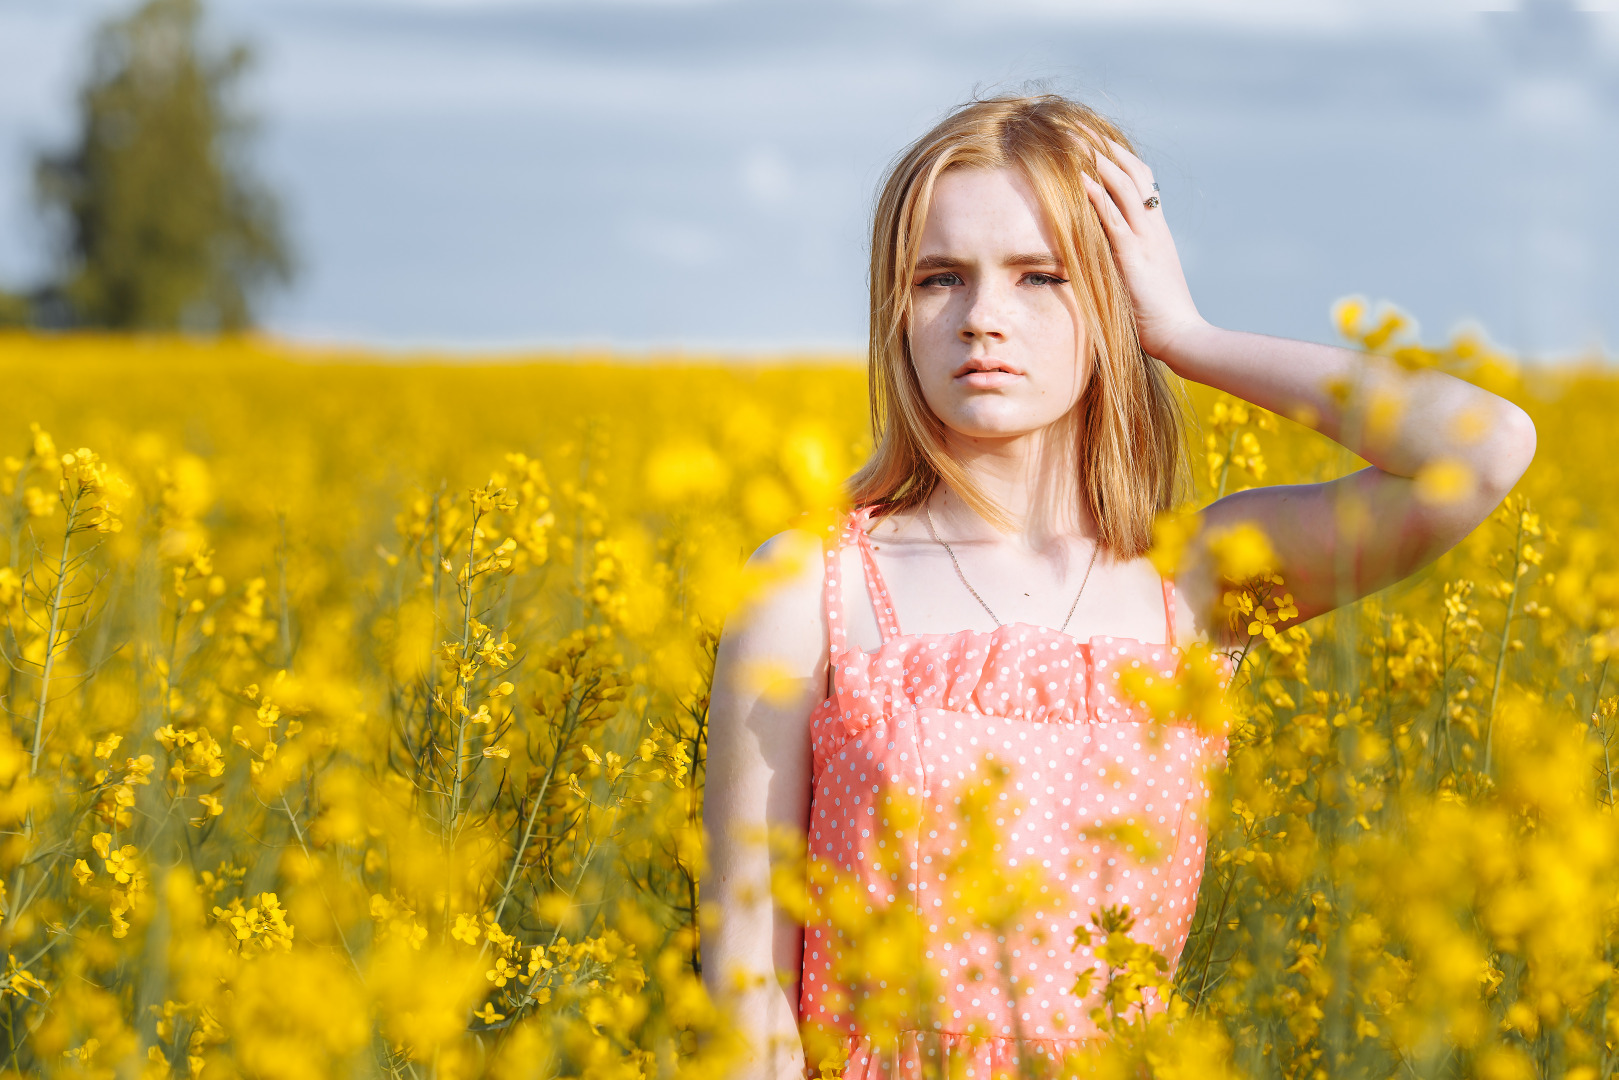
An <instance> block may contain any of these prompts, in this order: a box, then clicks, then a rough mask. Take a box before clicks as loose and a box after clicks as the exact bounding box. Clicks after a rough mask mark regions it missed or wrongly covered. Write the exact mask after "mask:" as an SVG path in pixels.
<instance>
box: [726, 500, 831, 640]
mask: <svg viewBox="0 0 1619 1080" xmlns="http://www.w3.org/2000/svg"><path fill="white" fill-rule="evenodd" d="M823 539H824V538H823V536H822V535H821V534H820V533H818V532H815V531H813V530H810V529H806V528H796V529H786V530H783V531H782V532H779V533H777V534H776V535H774V536H772V537H770V539H768V540H766V541H765V542H764V543H762V544H760V545H759V546H758V547H757V548H756V549H754V552H753V554H752V555H751V556H749V557H748V560H747V562H746V564H744V566H743V568H742V595H741V601H740V603H739V604H738V606H737V610H736V612H735V613H734V614H733V615H732V617H731V618H730V619H729V620H728V621H727V623H726V632H725V636H726V637H728V638H731V639H732V642H733V644H734V646H735V647H736V648H738V649H740V650H742V651H743V652H749V653H752V652H769V653H771V654H773V655H777V656H782V654H783V653H787V654H790V655H795V656H801V657H804V658H809V657H813V656H818V655H819V654H820V653H821V651H822V650H823V649H824V647H825V641H826V620H825V617H824V615H823V612H822V603H821V596H822V591H823V589H824V587H825V580H826V566H825V564H826V559H825V552H826V551H827V550H828V549H829V548H830V547H831V546H832V545H831V544H828V543H823ZM782 658H783V659H785V657H782Z"/></svg>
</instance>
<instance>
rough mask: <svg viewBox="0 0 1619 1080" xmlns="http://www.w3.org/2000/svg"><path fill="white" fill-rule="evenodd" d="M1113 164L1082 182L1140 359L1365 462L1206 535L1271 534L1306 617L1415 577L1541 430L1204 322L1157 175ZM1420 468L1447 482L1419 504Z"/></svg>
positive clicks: (1437, 383) (1406, 376) (1461, 394)
mask: <svg viewBox="0 0 1619 1080" xmlns="http://www.w3.org/2000/svg"><path fill="white" fill-rule="evenodd" d="M1113 157H1114V159H1115V160H1109V159H1107V158H1105V157H1104V158H1100V159H1099V160H1098V161H1097V171H1098V173H1099V174H1100V176H1101V178H1102V184H1097V183H1095V182H1094V181H1090V182H1089V187H1090V195H1091V202H1092V204H1093V205H1094V206H1095V207H1096V208H1097V212H1098V214H1099V215H1100V217H1101V220H1102V225H1103V227H1104V228H1105V229H1106V230H1107V233H1108V239H1109V240H1110V242H1111V243H1112V246H1113V252H1114V256H1115V258H1116V259H1117V260H1118V263H1119V267H1120V270H1121V271H1122V272H1123V274H1124V277H1125V280H1126V281H1127V282H1128V283H1129V286H1130V293H1131V299H1132V301H1133V302H1134V305H1135V312H1136V323H1137V328H1138V333H1139V335H1140V338H1141V346H1142V348H1143V349H1144V350H1145V351H1146V352H1147V354H1148V355H1150V356H1155V357H1157V358H1158V359H1160V360H1162V361H1163V362H1164V363H1165V364H1167V365H1169V367H1170V368H1171V369H1172V370H1173V371H1175V373H1176V374H1178V375H1180V376H1181V377H1182V378H1186V379H1190V380H1192V381H1194V382H1200V383H1205V384H1207V385H1209V386H1213V387H1215V388H1217V389H1220V390H1224V391H1226V392H1227V393H1230V394H1233V395H1235V396H1237V397H1240V398H1242V399H1244V400H1245V401H1249V402H1252V403H1253V404H1255V405H1258V406H1260V407H1261V408H1264V409H1268V410H1270V411H1271V412H1274V413H1278V414H1280V415H1282V416H1287V417H1290V418H1292V419H1295V420H1298V421H1300V422H1302V423H1305V424H1307V425H1309V426H1310V427H1313V428H1314V429H1315V430H1317V431H1319V432H1321V433H1322V434H1324V435H1326V436H1328V437H1329V438H1331V439H1334V440H1336V441H1337V442H1338V443H1340V444H1341V445H1343V446H1345V447H1347V448H1348V449H1350V450H1352V451H1353V452H1354V453H1356V454H1358V455H1360V457H1362V458H1363V459H1365V460H1366V461H1368V462H1370V463H1371V467H1370V468H1367V469H1362V470H1361V471H1359V472H1356V473H1352V474H1350V475H1349V476H1345V477H1342V478H1340V479H1337V480H1333V481H1329V482H1327V483H1322V484H1298V485H1291V486H1277V487H1266V488H1255V489H1250V490H1248V491H1241V492H1237V493H1236V494H1233V495H1228V496H1226V497H1225V498H1223V499H1220V500H1219V501H1217V502H1215V503H1213V504H1212V505H1210V506H1209V507H1207V508H1206V509H1205V510H1204V512H1203V516H1204V522H1205V526H1206V527H1207V526H1221V525H1229V524H1235V523H1238V522H1252V523H1253V524H1255V525H1257V526H1259V527H1260V528H1261V529H1263V530H1264V532H1265V533H1266V534H1267V536H1268V537H1269V539H1270V541H1271V545H1272V547H1273V548H1274V549H1275V551H1276V555H1277V558H1278V561H1279V563H1280V566H1279V567H1278V569H1279V571H1280V573H1281V574H1282V576H1283V578H1284V579H1285V582H1286V589H1287V591H1288V592H1290V593H1292V594H1293V597H1294V601H1295V605H1296V606H1297V608H1298V618H1299V619H1301V620H1302V619H1308V618H1310V617H1311V616H1314V615H1319V614H1321V613H1322V612H1324V611H1329V610H1331V609H1332V608H1335V607H1338V606H1340V605H1342V604H1346V603H1350V602H1352V601H1354V600H1356V599H1358V598H1360V597H1362V596H1365V595H1366V594H1368V593H1371V592H1375V591H1376V590H1378V589H1381V588H1383V587H1384V586H1386V585H1390V584H1392V583H1393V582H1395V581H1398V580H1399V579H1401V578H1403V577H1405V576H1407V575H1408V574H1411V573H1412V572H1414V571H1416V570H1417V569H1419V568H1420V567H1422V566H1423V565H1425V564H1427V563H1428V562H1430V561H1432V560H1433V559H1435V558H1437V557H1438V556H1439V555H1441V554H1443V553H1444V552H1445V551H1448V550H1449V549H1450V548H1451V547H1453V546H1455V545H1456V544H1457V543H1459V542H1460V541H1461V540H1462V538H1464V537H1465V536H1466V535H1467V534H1468V533H1469V532H1471V531H1472V530H1473V529H1474V528H1475V527H1477V525H1478V524H1479V523H1480V522H1481V521H1483V520H1484V519H1485V518H1486V517H1488V516H1489V514H1490V512H1491V511H1492V510H1494V509H1495V508H1496V506H1498V505H1499V504H1500V502H1501V500H1502V499H1504V498H1505V497H1506V495H1507V493H1508V492H1509V491H1511V490H1512V486H1513V485H1514V484H1516V483H1517V482H1518V478H1519V477H1520V476H1522V475H1523V472H1524V470H1525V469H1527V468H1528V467H1529V462H1530V459H1531V458H1533V457H1534V452H1535V428H1534V424H1533V423H1531V421H1530V419H1529V417H1528V415H1527V414H1525V413H1524V411H1523V410H1522V409H1520V408H1518V407H1517V406H1516V405H1513V404H1512V403H1511V402H1509V401H1506V400H1505V399H1503V398H1500V397H1497V396H1496V395H1495V394H1492V393H1490V392H1489V391H1487V390H1483V389H1480V388H1479V387H1476V386H1473V385H1471V384H1470V383H1466V382H1464V381H1462V380H1460V379H1457V378H1453V377H1452V376H1449V375H1446V374H1444V373H1443V372H1438V371H1431V370H1427V371H1407V370H1405V369H1403V368H1401V367H1399V366H1398V365H1397V364H1395V363H1393V362H1392V361H1389V360H1386V359H1383V358H1381V357H1376V356H1369V355H1366V354H1364V353H1361V352H1357V351H1354V350H1350V349H1341V348H1335V347H1333V346H1330V345H1317V344H1312V343H1309V342H1303V341H1289V340H1285V339H1282V338H1273V337H1265V336H1263V335H1260V334H1246V333H1238V332H1235V331H1230V330H1222V329H1219V328H1218V327H1215V326H1212V325H1210V324H1209V323H1208V322H1206V321H1205V320H1204V319H1203V318H1202V316H1201V315H1199V314H1198V311H1197V307H1196V305H1195V304H1194V303H1193V302H1192V296H1191V293H1190V291H1189V290H1188V289H1187V287H1186V279H1185V276H1184V275H1183V274H1182V272H1181V266H1180V259H1179V256H1178V255H1177V254H1176V251H1175V242H1174V240H1173V239H1172V238H1171V237H1170V233H1169V226H1168V225H1167V224H1166V223H1165V221H1164V214H1163V210H1162V208H1161V206H1158V205H1156V201H1155V200H1153V192H1154V190H1155V189H1154V185H1153V180H1152V172H1151V170H1149V169H1148V168H1147V166H1146V164H1145V163H1143V162H1142V161H1141V160H1140V159H1139V158H1137V157H1136V156H1135V155H1133V154H1131V153H1130V152H1129V151H1128V150H1126V149H1125V148H1124V147H1122V146H1119V145H1118V144H1117V143H1114V144H1113ZM1104 185H1105V187H1104ZM1149 200H1153V201H1154V202H1155V205H1153V206H1150V207H1149V206H1148V205H1146V204H1147V202H1148V201H1149ZM1429 468H1434V469H1440V470H1443V471H1444V474H1445V475H1446V476H1447V477H1448V479H1449V483H1448V484H1446V485H1444V487H1445V488H1447V489H1448V490H1445V491H1444V492H1443V497H1433V496H1430V497H1428V498H1423V497H1422V492H1421V491H1420V490H1419V485H1418V480H1417V478H1418V476H1419V474H1421V473H1422V472H1423V471H1424V470H1425V469H1429ZM1437 486H1438V485H1436V487H1437ZM1186 587H1187V591H1188V592H1189V593H1190V594H1191V595H1189V597H1188V599H1189V600H1190V601H1191V602H1192V604H1193V606H1194V608H1197V609H1199V610H1200V611H1201V612H1203V613H1205V614H1207V613H1210V612H1212V610H1213V606H1214V604H1216V603H1217V602H1218V595H1217V590H1216V588H1215V583H1214V581H1213V578H1212V575H1211V574H1210V573H1208V572H1206V571H1204V572H1199V573H1194V574H1192V575H1191V579H1190V580H1189V581H1187V583H1186ZM1205 625H1208V624H1207V622H1205Z"/></svg>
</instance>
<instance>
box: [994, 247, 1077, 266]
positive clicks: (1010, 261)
mask: <svg viewBox="0 0 1619 1080" xmlns="http://www.w3.org/2000/svg"><path fill="white" fill-rule="evenodd" d="M1001 265H1002V266H1060V265H1062V263H1061V261H1060V260H1059V259H1058V258H1057V256H1055V255H1053V254H1052V253H1051V252H1049V251H1024V252H1019V253H1018V254H1016V255H1008V256H1007V257H1006V258H1005V259H1003V260H1002V261H1001Z"/></svg>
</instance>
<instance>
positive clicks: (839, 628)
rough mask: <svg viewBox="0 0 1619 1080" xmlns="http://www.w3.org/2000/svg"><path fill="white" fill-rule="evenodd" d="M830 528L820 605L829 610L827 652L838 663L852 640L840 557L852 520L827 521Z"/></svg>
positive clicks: (825, 542) (823, 543) (823, 545)
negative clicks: (846, 621) (846, 623)
mask: <svg viewBox="0 0 1619 1080" xmlns="http://www.w3.org/2000/svg"><path fill="white" fill-rule="evenodd" d="M827 531H828V532H829V533H831V534H832V535H831V536H830V537H826V538H823V539H822V541H821V550H822V552H823V554H824V555H825V558H826V567H825V571H826V572H825V573H824V574H823V575H822V577H821V608H822V610H823V611H824V612H825V614H826V643H827V645H828V647H829V648H830V649H831V652H829V653H828V654H827V655H828V656H829V657H832V658H833V659H832V663H833V665H834V666H836V663H837V661H836V657H837V655H838V654H839V653H840V652H842V651H843V650H844V649H845V648H847V647H848V642H849V630H848V627H846V626H844V624H843V583H842V580H841V579H842V577H843V560H842V559H840V558H838V555H839V554H841V553H842V551H843V549H844V546H845V545H847V544H848V542H849V522H848V520H847V519H845V520H844V521H843V522H842V523H841V524H836V525H828V526H827Z"/></svg>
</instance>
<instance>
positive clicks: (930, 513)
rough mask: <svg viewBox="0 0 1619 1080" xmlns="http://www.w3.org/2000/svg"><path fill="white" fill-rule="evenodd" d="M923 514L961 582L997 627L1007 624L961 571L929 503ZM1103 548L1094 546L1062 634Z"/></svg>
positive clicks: (1063, 625) (1062, 628)
mask: <svg viewBox="0 0 1619 1080" xmlns="http://www.w3.org/2000/svg"><path fill="white" fill-rule="evenodd" d="M922 515H923V516H924V517H925V518H927V522H928V532H929V534H931V535H932V537H933V539H934V541H935V542H936V543H937V544H938V545H939V546H940V547H942V548H944V553H945V554H946V555H948V556H950V565H951V566H954V567H955V568H956V576H957V577H958V578H960V579H961V583H962V584H963V585H965V586H967V591H968V592H970V593H972V594H973V599H974V600H977V601H978V605H979V606H980V607H982V608H983V609H984V610H985V611H987V612H989V617H990V618H991V619H994V620H995V626H996V627H997V628H999V627H1001V626H1003V625H1005V624H1004V623H1002V622H1001V620H1000V619H999V618H998V617H997V616H996V614H995V613H994V612H993V611H990V609H989V605H988V604H986V603H984V598H983V597H982V596H979V595H978V590H977V589H975V588H973V585H972V582H970V581H968V580H967V575H966V574H963V573H962V572H961V563H960V562H959V561H958V560H957V559H956V553H955V551H953V550H952V549H951V547H950V545H949V544H947V543H945V541H944V540H943V539H941V538H940V536H939V530H938V529H935V528H934V527H933V511H931V510H929V509H928V505H927V503H923V504H922ZM1101 550H1102V545H1101V544H1096V545H1094V546H1092V548H1091V561H1090V562H1089V563H1087V564H1086V566H1085V576H1084V577H1083V578H1082V579H1081V580H1080V582H1079V592H1077V593H1075V594H1074V602H1073V603H1072V604H1069V605H1068V618H1066V619H1064V620H1063V621H1062V625H1061V626H1059V627H1058V628H1057V633H1059V634H1060V633H1062V632H1063V631H1065V630H1067V629H1068V623H1069V622H1070V621H1071V620H1072V619H1073V617H1074V612H1075V610H1077V609H1078V607H1079V598H1080V597H1081V596H1083V595H1084V593H1085V584H1086V582H1088V581H1090V580H1091V569H1092V568H1093V567H1095V566H1096V553H1097V552H1098V551H1101Z"/></svg>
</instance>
